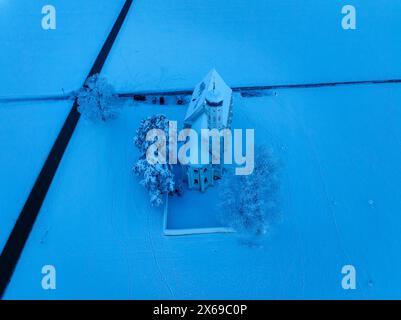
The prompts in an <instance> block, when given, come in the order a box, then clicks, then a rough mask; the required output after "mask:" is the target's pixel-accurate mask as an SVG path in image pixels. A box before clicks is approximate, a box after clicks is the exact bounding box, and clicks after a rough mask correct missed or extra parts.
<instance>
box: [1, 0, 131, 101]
mask: <svg viewBox="0 0 401 320" xmlns="http://www.w3.org/2000/svg"><path fill="white" fill-rule="evenodd" d="M45 4H46V3H42V2H41V1H35V0H28V1H11V0H2V1H0V29H1V30H2V32H0V48H1V49H0V70H1V85H0V98H1V97H20V96H37V95H49V94H63V93H68V92H69V91H72V90H76V89H78V88H79V87H80V86H81V85H82V83H83V82H84V80H85V77H86V76H87V74H88V72H89V70H90V68H91V66H92V64H93V62H94V61H95V59H96V56H97V54H98V52H99V50H100V48H101V47H102V45H103V42H104V40H105V39H106V37H107V34H108V32H109V31H110V29H111V27H112V26H113V23H114V21H115V20H116V18H117V15H118V13H119V11H120V9H121V7H122V5H123V4H124V0H106V1H102V4H101V5H99V1H97V0H85V1H66V0H52V1H51V5H53V6H54V7H55V8H56V9H57V15H56V17H57V29H56V30H50V31H45V30H43V29H42V27H41V21H42V17H43V15H42V13H41V10H42V7H43V6H44V5H45Z"/></svg>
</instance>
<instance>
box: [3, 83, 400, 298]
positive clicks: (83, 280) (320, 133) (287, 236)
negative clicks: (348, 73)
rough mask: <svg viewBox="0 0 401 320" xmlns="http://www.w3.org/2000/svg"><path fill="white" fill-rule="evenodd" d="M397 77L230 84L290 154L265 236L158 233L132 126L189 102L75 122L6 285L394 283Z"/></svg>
mask: <svg viewBox="0 0 401 320" xmlns="http://www.w3.org/2000/svg"><path fill="white" fill-rule="evenodd" d="M397 88H398V87H397V86H396V85H382V86H355V87H341V88H327V89H302V90H281V91H278V92H277V96H274V95H272V96H268V97H261V98H248V99H243V98H240V97H239V96H237V97H236V104H235V118H234V126H235V125H236V124H238V125H239V124H240V125H241V126H252V127H254V128H255V130H256V131H255V135H256V142H259V143H263V144H266V145H268V146H270V147H272V148H273V150H274V151H275V153H276V155H277V156H278V157H279V158H280V159H281V160H282V162H283V164H284V168H283V181H282V184H283V185H282V216H281V219H280V220H281V221H279V222H277V223H276V224H274V225H273V226H272V228H271V230H270V232H269V234H268V235H267V237H266V238H265V239H264V241H263V246H262V247H261V248H249V247H247V246H244V245H242V244H241V243H240V242H239V241H238V239H237V238H236V236H235V235H233V234H218V235H199V236H188V237H165V236H163V235H162V222H163V217H162V209H160V210H156V209H151V208H150V206H149V204H148V198H147V197H148V196H147V194H146V192H145V190H144V189H143V188H142V187H141V186H140V185H139V184H138V183H137V180H136V179H135V178H134V177H133V176H132V174H131V172H130V169H131V166H132V164H133V163H134V161H135V157H136V150H135V148H134V146H133V143H132V137H133V135H134V131H135V129H136V127H137V125H138V123H139V121H140V119H141V118H143V117H145V116H147V115H148V114H149V112H152V113H153V112H157V113H159V112H163V113H165V114H166V115H168V116H169V117H170V118H172V119H174V118H178V117H181V113H182V112H184V110H185V109H183V107H180V106H157V107H156V106H151V105H141V106H139V105H134V106H127V107H126V108H125V109H124V112H123V114H122V116H121V117H120V119H118V120H117V121H115V122H112V123H108V124H104V125H94V124H91V123H87V122H84V121H81V122H80V124H79V126H78V128H77V131H76V133H75V135H74V137H73V139H72V141H71V144H70V145H69V147H68V150H67V153H66V155H65V157H64V159H63V161H62V163H61V167H60V169H59V171H58V172H57V175H56V178H55V180H54V182H53V184H52V187H51V190H50V192H49V194H48V197H47V198H46V201H45V203H44V206H43V208H42V211H41V213H40V216H39V218H38V221H37V223H36V226H35V229H34V230H33V232H32V234H31V237H30V239H29V241H28V244H27V246H26V249H25V250H24V254H23V256H22V258H21V261H20V263H19V265H18V267H17V270H16V272H15V274H14V277H13V281H12V283H11V284H10V286H9V289H8V291H7V294H6V298H123V299H125V298H290V299H292V298H386V297H387V298H389V297H396V296H399V295H400V293H401V292H400V289H399V288H400V284H401V277H400V275H399V273H398V270H399V269H400V267H401V257H400V255H399V248H400V245H401V243H400V240H401V239H400V236H399V230H400V227H401V218H400V215H399V214H398V212H399V211H400V210H401V202H400V200H399V199H401V191H400V190H399V188H397V184H398V181H399V179H400V178H401V169H400V167H399V166H398V164H399V163H400V161H401V155H400V153H399V152H398V151H397V148H398V147H399V146H400V142H401V129H400V126H399V125H398V121H397V118H399V116H401V114H400V113H401V110H400V109H399V108H398V107H397V106H398V105H399V104H400V102H401V92H399V91H398V90H397ZM379 103H380V105H379ZM355 115H358V118H357V121H356V120H355ZM349 263H351V264H353V265H355V266H356V268H357V269H358V270H359V273H358V289H357V290H355V291H354V292H350V291H345V290H342V289H341V285H340V281H341V273H340V271H341V267H342V266H343V265H345V264H349ZM45 264H53V265H55V266H56V268H57V270H58V288H57V290H55V291H51V292H48V291H44V290H42V289H41V287H40V285H39V282H38V281H39V280H40V277H41V275H40V273H38V272H37V270H40V268H41V266H43V265H45ZM22 288H24V289H23V290H22Z"/></svg>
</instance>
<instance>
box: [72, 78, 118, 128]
mask: <svg viewBox="0 0 401 320" xmlns="http://www.w3.org/2000/svg"><path fill="white" fill-rule="evenodd" d="M77 99H78V111H79V113H81V114H82V115H83V116H84V117H85V118H87V119H89V120H93V121H96V120H102V121H107V120H109V119H114V118H116V117H117V116H118V114H119V111H120V105H119V103H118V98H117V96H116V94H115V92H114V88H113V86H112V85H110V84H109V83H108V82H107V79H106V78H105V77H103V76H101V75H99V74H95V75H93V76H91V77H90V78H88V79H87V80H86V82H85V85H84V86H83V87H82V89H81V90H80V91H79V92H78V95H77Z"/></svg>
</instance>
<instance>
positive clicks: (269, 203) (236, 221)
mask: <svg viewBox="0 0 401 320" xmlns="http://www.w3.org/2000/svg"><path fill="white" fill-rule="evenodd" d="M278 181H279V180H278V163H277V161H275V160H274V158H273V156H272V155H271V153H270V152H269V151H268V150H267V149H265V148H263V147H259V148H257V149H256V150H255V168H254V171H253V173H252V174H250V175H244V176H236V175H234V174H226V175H225V177H224V178H223V180H222V181H221V186H220V188H221V193H220V206H219V207H220V212H221V214H220V218H221V220H222V221H223V222H224V223H225V224H226V225H228V226H230V227H232V228H233V229H235V230H236V231H237V232H239V233H241V234H246V235H251V236H253V235H261V234H264V233H266V231H267V228H268V226H269V222H270V219H273V218H274V217H275V216H276V214H277V213H278V205H277V195H278V193H277V191H278V185H279V184H278Z"/></svg>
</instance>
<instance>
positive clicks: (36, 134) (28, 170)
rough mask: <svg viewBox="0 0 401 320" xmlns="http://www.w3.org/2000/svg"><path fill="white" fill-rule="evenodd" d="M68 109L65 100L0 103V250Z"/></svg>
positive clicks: (69, 103) (67, 103)
mask: <svg viewBox="0 0 401 320" xmlns="http://www.w3.org/2000/svg"><path fill="white" fill-rule="evenodd" d="M70 108H71V102H65V101H64V102H43V103H40V102H35V103H29V102H24V103H12V104H0V150H1V152H0V177H1V179H0V190H1V197H0V223H1V227H0V250H1V249H3V246H4V243H5V242H6V240H7V238H8V235H9V233H10V231H11V229H12V227H13V225H14V222H15V220H16V219H17V217H18V214H19V213H20V211H21V209H22V207H23V205H24V203H25V200H26V198H27V197H28V195H29V192H30V190H31V188H32V186H33V184H34V183H35V179H36V177H37V175H38V174H39V171H40V169H41V167H42V165H43V163H44V162H45V160H46V157H47V155H48V153H49V150H50V148H51V147H52V145H53V142H54V140H55V139H56V137H57V134H58V132H59V131H60V128H61V126H62V125H63V123H64V120H65V118H66V117H67V114H68V112H69V110H70Z"/></svg>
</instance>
